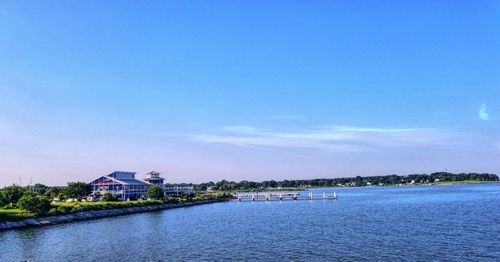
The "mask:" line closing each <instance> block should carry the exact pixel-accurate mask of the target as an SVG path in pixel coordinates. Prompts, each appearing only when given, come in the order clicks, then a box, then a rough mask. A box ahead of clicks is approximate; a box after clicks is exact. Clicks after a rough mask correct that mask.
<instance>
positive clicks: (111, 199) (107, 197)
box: [101, 193, 118, 202]
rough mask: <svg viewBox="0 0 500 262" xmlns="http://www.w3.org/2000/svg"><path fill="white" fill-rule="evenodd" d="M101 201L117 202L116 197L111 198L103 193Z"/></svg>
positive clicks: (108, 194) (111, 196) (110, 195)
mask: <svg viewBox="0 0 500 262" xmlns="http://www.w3.org/2000/svg"><path fill="white" fill-rule="evenodd" d="M101 200H102V201H107V202H113V201H118V197H116V196H113V195H112V194H110V193H104V195H103V196H102V198H101Z"/></svg>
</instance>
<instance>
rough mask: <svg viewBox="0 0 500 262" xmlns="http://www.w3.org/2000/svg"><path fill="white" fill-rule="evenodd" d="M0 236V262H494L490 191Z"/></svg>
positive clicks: (362, 193) (399, 193) (175, 213)
mask: <svg viewBox="0 0 500 262" xmlns="http://www.w3.org/2000/svg"><path fill="white" fill-rule="evenodd" d="M315 191H317V192H316V193H318V194H320V193H322V192H330V194H331V192H332V191H336V192H337V194H338V195H339V199H338V200H336V201H335V200H314V201H283V202H241V203H240V202H236V201H235V202H229V203H217V204H210V205H205V206H196V207H189V208H182V209H175V210H165V211H159V212H152V213H143V214H136V215H129V216H122V217H114V218H106V219H100V220H93V221H86V222H78V223H72V224H63V225H57V226H51V227H44V228H36V229H24V230H17V231H7V232H2V233H0V261H20V260H25V259H30V260H32V261H172V260H181V261H200V260H209V261H213V260H219V261H220V260H236V261H241V260H245V261H255V260H259V261H331V260H342V261H362V260H378V261H500V184H480V185H447V186H437V185H434V186H414V187H410V186H405V187H369V188H337V189H318V190H315Z"/></svg>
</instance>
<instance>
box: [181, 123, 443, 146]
mask: <svg viewBox="0 0 500 262" xmlns="http://www.w3.org/2000/svg"><path fill="white" fill-rule="evenodd" d="M451 135H452V134H450V133H448V132H444V131H441V130H435V129H423V128H371V127H350V126H320V127H311V128H306V129H303V130H286V131H273V130H265V129H261V128H256V127H251V126H229V127H223V128H221V130H220V131H219V132H216V133H212V134H194V135H191V136H190V140H192V141H196V142H203V143H220V144H231V145H236V146H244V147H295V148H315V149H326V150H335V151H361V150H371V149H374V148H376V147H405V146H431V145H444V144H449V143H450V141H449V139H450V137H451Z"/></svg>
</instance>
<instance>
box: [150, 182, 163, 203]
mask: <svg viewBox="0 0 500 262" xmlns="http://www.w3.org/2000/svg"><path fill="white" fill-rule="evenodd" d="M163 196H164V195H163V189H162V188H161V186H159V185H152V186H150V187H149V189H148V197H149V198H150V199H154V200H158V199H163Z"/></svg>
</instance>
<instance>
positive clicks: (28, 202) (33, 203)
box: [17, 192, 50, 215]
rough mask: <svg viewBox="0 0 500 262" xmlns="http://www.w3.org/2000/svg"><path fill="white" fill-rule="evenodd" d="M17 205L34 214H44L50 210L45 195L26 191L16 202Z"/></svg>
mask: <svg viewBox="0 0 500 262" xmlns="http://www.w3.org/2000/svg"><path fill="white" fill-rule="evenodd" d="M17 206H18V207H19V208H21V209H23V210H25V211H27V212H30V213H33V214H35V215H41V214H45V213H47V212H48V211H49V210H50V201H49V199H48V198H47V197H44V196H38V195H37V194H35V193H32V192H26V193H24V194H23V196H22V197H21V198H20V199H19V201H18V202H17Z"/></svg>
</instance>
